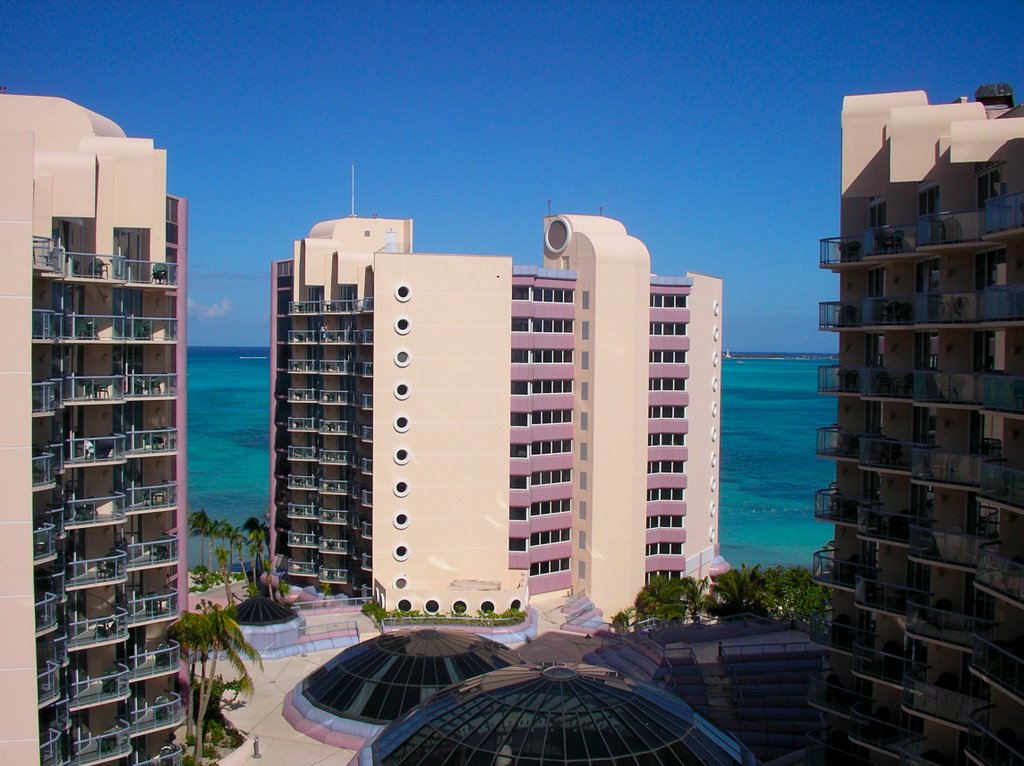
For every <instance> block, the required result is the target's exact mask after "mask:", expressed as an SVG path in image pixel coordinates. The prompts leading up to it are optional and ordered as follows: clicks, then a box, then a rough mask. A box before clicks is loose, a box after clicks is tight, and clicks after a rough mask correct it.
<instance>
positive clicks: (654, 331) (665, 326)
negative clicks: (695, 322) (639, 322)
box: [651, 322, 686, 335]
mask: <svg viewBox="0 0 1024 766" xmlns="http://www.w3.org/2000/svg"><path fill="white" fill-rule="evenodd" d="M651 335H686V322H651Z"/></svg>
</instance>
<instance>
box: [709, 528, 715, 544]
mask: <svg viewBox="0 0 1024 766" xmlns="http://www.w3.org/2000/svg"><path fill="white" fill-rule="evenodd" d="M708 537H710V538H711V542H714V541H715V528H714V527H711V532H710V533H708Z"/></svg>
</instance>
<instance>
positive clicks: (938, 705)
mask: <svg viewBox="0 0 1024 766" xmlns="http://www.w3.org/2000/svg"><path fill="white" fill-rule="evenodd" d="M985 704H986V703H985V701H984V700H982V699H978V698H977V697H972V696H971V695H969V694H964V693H962V692H959V691H956V690H954V689H946V688H943V687H941V686H937V685H936V684H930V683H928V682H926V681H923V680H921V679H920V678H917V677H915V674H913V673H908V674H907V677H906V678H904V679H903V709H904V710H907V711H910V712H914V713H920V714H922V715H927V716H930V717H931V718H938V719H939V720H940V721H949V722H950V723H954V724H956V725H957V726H962V727H963V728H965V729H966V728H967V722H968V720H969V719H970V717H971V714H972V713H974V712H975V711H976V710H979V709H980V708H982V707H984V706H985Z"/></svg>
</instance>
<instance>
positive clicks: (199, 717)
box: [192, 647, 220, 766]
mask: <svg viewBox="0 0 1024 766" xmlns="http://www.w3.org/2000/svg"><path fill="white" fill-rule="evenodd" d="M210 654H211V655H212V656H213V660H212V661H211V662H210V674H209V676H207V674H206V663H205V662H204V663H203V677H202V678H201V679H200V680H199V704H198V705H197V706H196V747H195V750H194V751H193V753H192V760H193V761H194V762H195V765H196V766H202V763H203V737H205V736H206V732H205V731H203V729H204V726H203V723H204V722H203V719H204V718H206V708H207V707H209V705H210V696H211V695H212V693H213V679H214V678H216V677H217V656H218V655H219V654H220V651H219V649H217V648H216V647H214V650H213V651H212V652H211V653H210Z"/></svg>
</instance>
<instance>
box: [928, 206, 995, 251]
mask: <svg viewBox="0 0 1024 766" xmlns="http://www.w3.org/2000/svg"><path fill="white" fill-rule="evenodd" d="M984 233H985V211H983V210H963V211H956V212H947V213H932V214H930V215H922V216H921V217H919V218H918V219H917V246H918V248H922V247H930V246H935V245H960V244H964V243H971V242H980V241H981V238H982V235H984Z"/></svg>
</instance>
